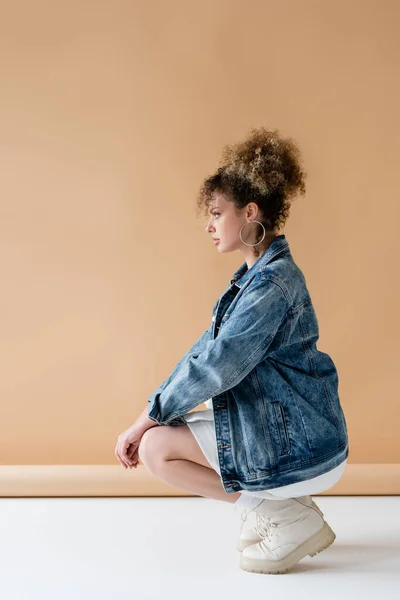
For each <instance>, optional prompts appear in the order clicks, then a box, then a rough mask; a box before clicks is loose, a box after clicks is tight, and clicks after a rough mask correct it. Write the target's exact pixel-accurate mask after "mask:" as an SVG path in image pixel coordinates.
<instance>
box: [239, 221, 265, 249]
mask: <svg viewBox="0 0 400 600" xmlns="http://www.w3.org/2000/svg"><path fill="white" fill-rule="evenodd" d="M250 223H260V221H256V220H255V219H254V221H250ZM250 223H244V224H243V225H242V226H241V228H240V231H239V237H240V239H241V241H242V243H243V244H246V246H258V244H261V242H262V241H263V239H264V238H265V227H264V225H263V224H262V223H260V225H261V227H262V228H263V229H264V235H263V237H262V239H261V240H260V241H259V242H257V244H247V243H246V242H243V239H242V229H243V227H244V226H245V225H250Z"/></svg>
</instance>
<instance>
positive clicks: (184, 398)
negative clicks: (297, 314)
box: [148, 273, 289, 425]
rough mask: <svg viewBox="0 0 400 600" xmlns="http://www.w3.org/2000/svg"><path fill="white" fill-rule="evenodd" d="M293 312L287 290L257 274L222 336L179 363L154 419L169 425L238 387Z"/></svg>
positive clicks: (152, 404) (152, 409)
mask: <svg viewBox="0 0 400 600" xmlns="http://www.w3.org/2000/svg"><path fill="white" fill-rule="evenodd" d="M288 308H289V303H288V300H287V298H286V296H285V295H284V293H283V291H282V289H281V287H280V286H279V285H278V284H277V283H275V282H274V281H273V280H272V279H267V278H266V277H265V275H264V274H263V273H259V274H257V275H256V276H255V278H254V281H253V282H252V283H251V284H250V285H249V287H248V289H246V290H245V291H244V293H243V296H242V298H240V299H239V301H238V303H237V306H236V307H235V309H234V310H233V311H232V314H231V315H230V317H229V319H228V320H227V321H226V322H225V323H224V325H223V327H221V329H220V331H219V333H218V336H217V337H216V338H215V339H214V340H212V339H211V336H208V338H206V339H205V345H204V346H203V347H202V346H200V347H199V349H198V351H197V352H192V351H189V353H188V354H186V357H185V360H184V359H182V361H183V362H182V361H181V363H178V364H180V368H179V369H178V370H177V371H176V374H175V377H174V378H173V379H172V380H171V379H170V380H169V381H168V382H167V383H166V384H165V386H164V387H162V386H160V387H159V388H157V389H156V390H155V391H154V392H153V394H152V395H151V396H150V398H149V399H148V403H149V407H148V417H149V419H152V420H154V421H155V422H157V423H159V424H165V425H169V424H170V423H171V422H172V421H174V420H175V419H176V418H177V417H178V418H179V416H180V415H183V414H185V413H186V412H188V411H190V410H191V409H192V408H194V407H195V406H197V405H198V404H202V403H203V402H204V401H205V400H207V399H208V398H210V397H212V396H216V395H218V394H221V393H223V392H224V391H226V390H228V389H230V388H232V387H234V386H235V385H237V384H238V383H239V382H240V381H241V380H242V379H243V378H244V377H246V375H248V373H250V371H251V370H252V369H253V368H254V367H255V366H256V365H257V364H258V363H259V362H260V360H261V359H262V358H265V356H267V355H268V348H269V346H270V345H271V343H272V341H273V339H274V337H275V335H276V333H277V331H278V329H279V327H280V325H281V324H282V322H283V321H284V319H285V317H286V314H287V311H288ZM203 335H204V334H203ZM164 383H165V382H164Z"/></svg>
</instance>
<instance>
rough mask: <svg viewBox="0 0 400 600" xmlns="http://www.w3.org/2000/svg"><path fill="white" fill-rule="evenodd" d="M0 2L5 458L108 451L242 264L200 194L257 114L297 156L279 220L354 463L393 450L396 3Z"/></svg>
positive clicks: (0, 345)
mask: <svg viewBox="0 0 400 600" xmlns="http://www.w3.org/2000/svg"><path fill="white" fill-rule="evenodd" d="M1 12H2V16H1V20H0V68H1V86H0V130H1V135H0V155H1V165H2V168H1V177H0V203H1V205H0V209H1V219H0V227H1V232H0V234H1V235H0V243H1V253H0V265H1V279H2V293H1V300H0V302H1V313H0V315H1V323H0V327H1V337H0V360H1V373H2V375H1V379H0V402H1V419H0V456H1V463H2V465H4V466H6V465H8V466H15V465H27V466H29V465H32V466H33V465H60V466H61V465H116V462H117V461H116V458H115V456H114V448H115V444H116V440H117V436H118V434H119V433H120V432H121V431H122V430H124V429H126V428H127V427H128V426H129V425H130V424H131V423H132V422H133V421H134V419H135V418H136V417H137V416H138V415H139V414H140V412H141V411H142V410H143V408H144V406H145V405H146V400H147V397H148V396H149V395H150V393H151V392H152V391H153V389H154V388H155V387H156V386H157V385H158V384H159V383H160V382H161V381H162V380H163V379H164V378H165V377H166V376H167V375H168V374H169V372H170V371H171V369H172V368H173V366H174V365H175V364H176V362H177V361H178V360H179V359H180V358H181V356H182V355H183V353H184V352H186V350H187V349H188V348H189V347H190V345H191V344H192V343H193V342H194V341H195V339H197V337H198V336H199V335H200V334H201V333H202V331H203V330H204V329H206V328H207V327H208V326H209V322H210V318H211V309H212V306H213V303H214V302H215V301H216V299H217V297H218V296H219V295H220V294H221V293H222V291H223V290H224V289H225V288H226V286H227V284H228V280H229V278H230V276H231V274H232V273H233V271H234V270H236V269H237V268H238V266H239V265H240V264H242V262H243V257H242V255H241V254H240V253H237V252H236V253H232V254H219V253H218V250H217V249H216V248H215V247H214V246H213V245H212V244H211V241H210V236H209V234H207V233H206V232H205V220H201V219H196V215H195V201H196V195H197V192H198V188H199V186H200V184H201V181H202V179H203V178H204V177H206V176H208V175H209V174H211V173H212V172H213V171H214V170H215V168H216V167H217V164H218V158H219V152H220V149H221V147H222V145H223V144H226V143H232V142H236V141H238V140H239V139H242V138H243V137H244V136H246V135H247V132H248V130H249V129H250V127H259V126H265V127H270V128H278V129H279V130H280V131H281V132H282V134H283V135H287V136H292V137H294V138H295V139H296V141H297V142H298V144H299V146H300V148H301V150H302V153H303V160H304V165H305V169H306V171H307V173H308V178H307V182H306V183H307V194H306V197H305V198H301V199H299V200H298V202H297V201H295V202H294V204H293V207H292V211H291V216H290V217H289V220H288V222H287V225H286V228H285V230H284V231H283V232H284V233H285V234H286V236H287V238H288V240H289V243H290V245H291V249H292V253H293V255H294V258H295V260H296V262H297V263H298V264H299V266H300V267H301V268H302V270H303V272H304V274H305V276H306V280H307V283H308V287H309V290H310V293H311V296H312V298H313V302H314V305H315V308H316V312H317V316H318V319H319V323H320V333H321V335H320V342H319V345H318V347H319V348H320V349H321V350H323V351H325V352H328V353H329V354H330V355H331V356H332V358H333V360H334V361H335V363H336V365H337V368H338V372H339V393H340V397H341V401H342V405H343V408H344V411H345V415H346V419H347V424H348V429H349V436H350V456H349V463H353V464H357V463H373V464H374V465H378V466H379V464H380V463H386V464H388V463H400V444H399V442H398V439H399V437H398V430H399V417H398V401H399V393H398V372H399V367H398V362H399V360H398V359H399V352H398V340H399V333H400V331H399V318H398V306H399V279H398V272H399V269H398V260H399V246H400V242H399V234H398V228H399V199H398V180H397V177H398V160H399V150H398V141H399V133H400V132H399V120H400V119H399V111H398V106H399V105H400V85H399V77H398V74H399V54H400V48H399V41H398V31H399V18H400V5H399V3H398V2H396V1H388V0H386V1H381V2H375V1H370V0H368V1H364V0H363V1H361V0H357V1H352V2H351V3H349V2H347V1H344V0H341V1H339V2H317V1H311V0H304V1H294V0H292V1H288V0H286V1H283V2H282V1H281V2H272V1H258V2H257V1H253V2H251V1H250V2H249V1H244V0H241V1H227V0H213V1H211V0H207V1H203V2H197V3H195V2H184V1H177V0H169V1H168V2H162V1H158V2H153V3H148V2H145V1H144V0H141V1H118V0H117V1H115V0H114V1H112V2H111V1H107V2H105V1H99V0H96V1H94V0H92V1H85V2H83V3H82V2H81V1H79V2H78V1H77V0H68V2H67V1H64V2H57V3H54V2H51V1H50V0H49V1H47V2H45V1H39V0H35V2H30V1H28V0H25V1H23V2H18V1H17V2H13V3H8V4H6V3H3V6H2V11H1ZM199 408H201V407H199ZM4 468H5V467H4ZM121 470H122V467H121ZM397 472H398V471H396V473H397ZM2 473H3V476H4V473H5V471H3V472H2ZM126 476H130V477H132V476H133V472H129V475H127V474H126ZM175 491H176V490H175Z"/></svg>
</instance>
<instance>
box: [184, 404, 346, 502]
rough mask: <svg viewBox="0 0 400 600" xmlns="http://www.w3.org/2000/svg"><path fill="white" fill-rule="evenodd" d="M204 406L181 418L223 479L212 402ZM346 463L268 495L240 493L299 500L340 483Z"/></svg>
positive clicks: (269, 491) (243, 491) (262, 492)
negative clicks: (203, 408)
mask: <svg viewBox="0 0 400 600" xmlns="http://www.w3.org/2000/svg"><path fill="white" fill-rule="evenodd" d="M205 404H206V406H207V407H208V408H207V409H206V410H198V411H195V412H190V413H186V414H184V415H182V418H183V419H185V421H186V423H187V425H188V427H189V429H190V430H191V432H192V433H193V435H194V437H195V439H196V441H197V443H198V444H199V446H200V448H201V450H202V452H203V454H204V455H205V457H206V459H207V460H208V462H209V463H210V465H211V466H212V468H213V469H214V470H215V471H216V472H217V473H218V474H219V475H220V476H221V472H220V469H219V460H218V452H217V438H216V435H215V425H214V410H213V408H212V399H211V398H210V399H209V400H207V401H206V402H205ZM346 463H347V458H346V459H345V460H344V461H343V462H342V463H340V465H338V466H337V467H335V468H334V469H331V470H330V471H328V473H324V474H323V475H318V476H317V477H313V478H312V479H307V480H306V481H300V482H298V483H292V484H290V485H284V486H281V487H278V488H274V489H272V490H268V491H267V490H262V491H256V492H250V491H247V490H241V492H242V494H248V495H250V496H258V497H260V498H271V495H272V497H273V498H298V497H300V496H307V495H310V496H311V495H313V494H320V493H321V492H324V491H326V490H328V489H329V488H331V487H332V486H333V485H335V483H337V482H338V481H339V479H340V478H341V476H342V475H343V471H344V469H345V466H346Z"/></svg>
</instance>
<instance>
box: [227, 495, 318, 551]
mask: <svg viewBox="0 0 400 600" xmlns="http://www.w3.org/2000/svg"><path fill="white" fill-rule="evenodd" d="M298 499H299V500H301V502H304V503H306V504H307V505H309V506H313V507H314V508H315V509H316V510H317V511H318V512H319V513H320V515H321V517H323V516H324V513H323V512H322V510H321V509H320V507H319V506H318V505H317V504H315V502H314V501H313V500H312V498H311V496H302V497H301V498H298ZM265 502H276V500H265ZM257 508H258V507H256V508H253V509H247V508H244V509H242V511H241V520H242V524H241V527H240V532H239V537H238V540H237V546H236V548H237V550H239V552H242V550H244V549H245V548H247V546H251V545H252V544H256V543H257V542H260V541H261V540H262V539H263V536H262V530H263V529H262V525H260V523H261V520H260V517H259V515H258V512H257ZM249 515H250V516H251V517H253V516H255V520H256V525H255V526H252V527H250V528H247V529H246V528H244V523H245V521H246V520H247V519H248V517H249Z"/></svg>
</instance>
